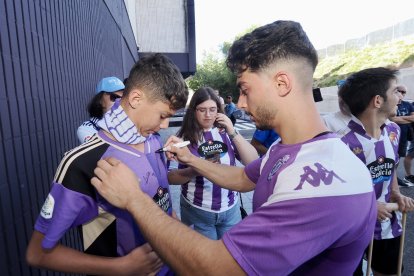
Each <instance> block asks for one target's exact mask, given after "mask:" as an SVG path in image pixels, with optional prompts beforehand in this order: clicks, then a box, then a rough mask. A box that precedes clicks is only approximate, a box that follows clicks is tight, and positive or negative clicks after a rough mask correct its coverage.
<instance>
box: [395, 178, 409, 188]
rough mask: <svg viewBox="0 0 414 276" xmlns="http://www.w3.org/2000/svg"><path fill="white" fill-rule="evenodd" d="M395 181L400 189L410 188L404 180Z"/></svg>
mask: <svg viewBox="0 0 414 276" xmlns="http://www.w3.org/2000/svg"><path fill="white" fill-rule="evenodd" d="M397 181H398V186H401V187H410V185H408V184H407V182H406V181H404V180H402V179H400V178H397Z"/></svg>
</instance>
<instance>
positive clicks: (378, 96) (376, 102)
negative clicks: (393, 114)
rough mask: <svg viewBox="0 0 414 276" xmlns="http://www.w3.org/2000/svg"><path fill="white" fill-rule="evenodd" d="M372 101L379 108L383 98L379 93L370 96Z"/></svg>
mask: <svg viewBox="0 0 414 276" xmlns="http://www.w3.org/2000/svg"><path fill="white" fill-rule="evenodd" d="M372 102H373V104H374V107H375V108H381V106H382V104H383V103H384V98H383V97H381V96H380V95H375V97H374V98H372Z"/></svg>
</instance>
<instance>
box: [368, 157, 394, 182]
mask: <svg viewBox="0 0 414 276" xmlns="http://www.w3.org/2000/svg"><path fill="white" fill-rule="evenodd" d="M367 167H368V170H369V172H370V173H371V178H372V182H373V183H374V185H375V184H378V183H382V182H384V181H389V180H390V179H391V175H392V174H393V172H394V168H395V161H394V160H393V159H391V158H386V157H384V156H379V157H378V158H377V160H375V161H374V162H371V163H370V164H368V165H367Z"/></svg>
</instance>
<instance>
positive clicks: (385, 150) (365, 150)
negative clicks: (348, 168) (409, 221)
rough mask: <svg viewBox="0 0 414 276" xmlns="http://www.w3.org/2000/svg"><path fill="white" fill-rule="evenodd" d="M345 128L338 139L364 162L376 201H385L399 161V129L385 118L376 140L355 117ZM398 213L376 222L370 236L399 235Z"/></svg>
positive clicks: (387, 199) (382, 237) (389, 192)
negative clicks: (343, 133) (345, 131)
mask: <svg viewBox="0 0 414 276" xmlns="http://www.w3.org/2000/svg"><path fill="white" fill-rule="evenodd" d="M348 128H349V131H348V133H347V134H345V135H344V136H343V137H342V141H344V143H345V144H346V145H347V146H348V147H349V148H350V149H351V151H352V152H353V153H354V154H355V155H356V156H357V157H358V158H359V159H361V160H362V162H364V163H365V164H366V166H367V168H368V170H369V172H370V173H371V178H372V184H373V186H374V191H375V195H376V198H377V201H379V202H383V203H388V202H390V196H391V186H392V185H391V184H392V181H393V178H394V174H395V171H396V170H395V169H396V165H397V163H398V162H399V156H398V143H399V137H400V128H399V126H398V125H397V124H396V123H393V122H391V121H389V120H387V122H386V123H385V124H384V125H383V126H382V127H381V136H380V137H379V139H375V138H372V137H370V136H369V135H368V134H367V133H366V131H365V128H364V126H363V125H362V123H361V121H359V120H358V119H357V118H356V117H352V120H351V121H350V122H349V124H348ZM400 220H401V212H398V211H397V212H393V213H392V218H391V219H390V220H385V221H382V222H380V221H377V224H376V226H375V234H374V238H375V239H376V240H381V239H391V238H394V237H398V236H400V235H401V231H402V230H401V225H400V222H399V221H400Z"/></svg>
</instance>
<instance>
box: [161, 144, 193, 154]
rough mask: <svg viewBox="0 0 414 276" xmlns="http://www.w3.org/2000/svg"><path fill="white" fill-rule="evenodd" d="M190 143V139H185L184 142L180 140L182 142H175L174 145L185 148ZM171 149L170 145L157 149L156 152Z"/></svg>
mask: <svg viewBox="0 0 414 276" xmlns="http://www.w3.org/2000/svg"><path fill="white" fill-rule="evenodd" d="M189 144H190V141H184V142H180V143H177V144H174V145H173V146H174V147H177V148H183V147H186V146H188V145H189ZM170 149H171V147H170V146H168V147H165V148H160V149H157V150H156V151H155V152H156V153H161V152H166V151H169V150H170Z"/></svg>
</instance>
